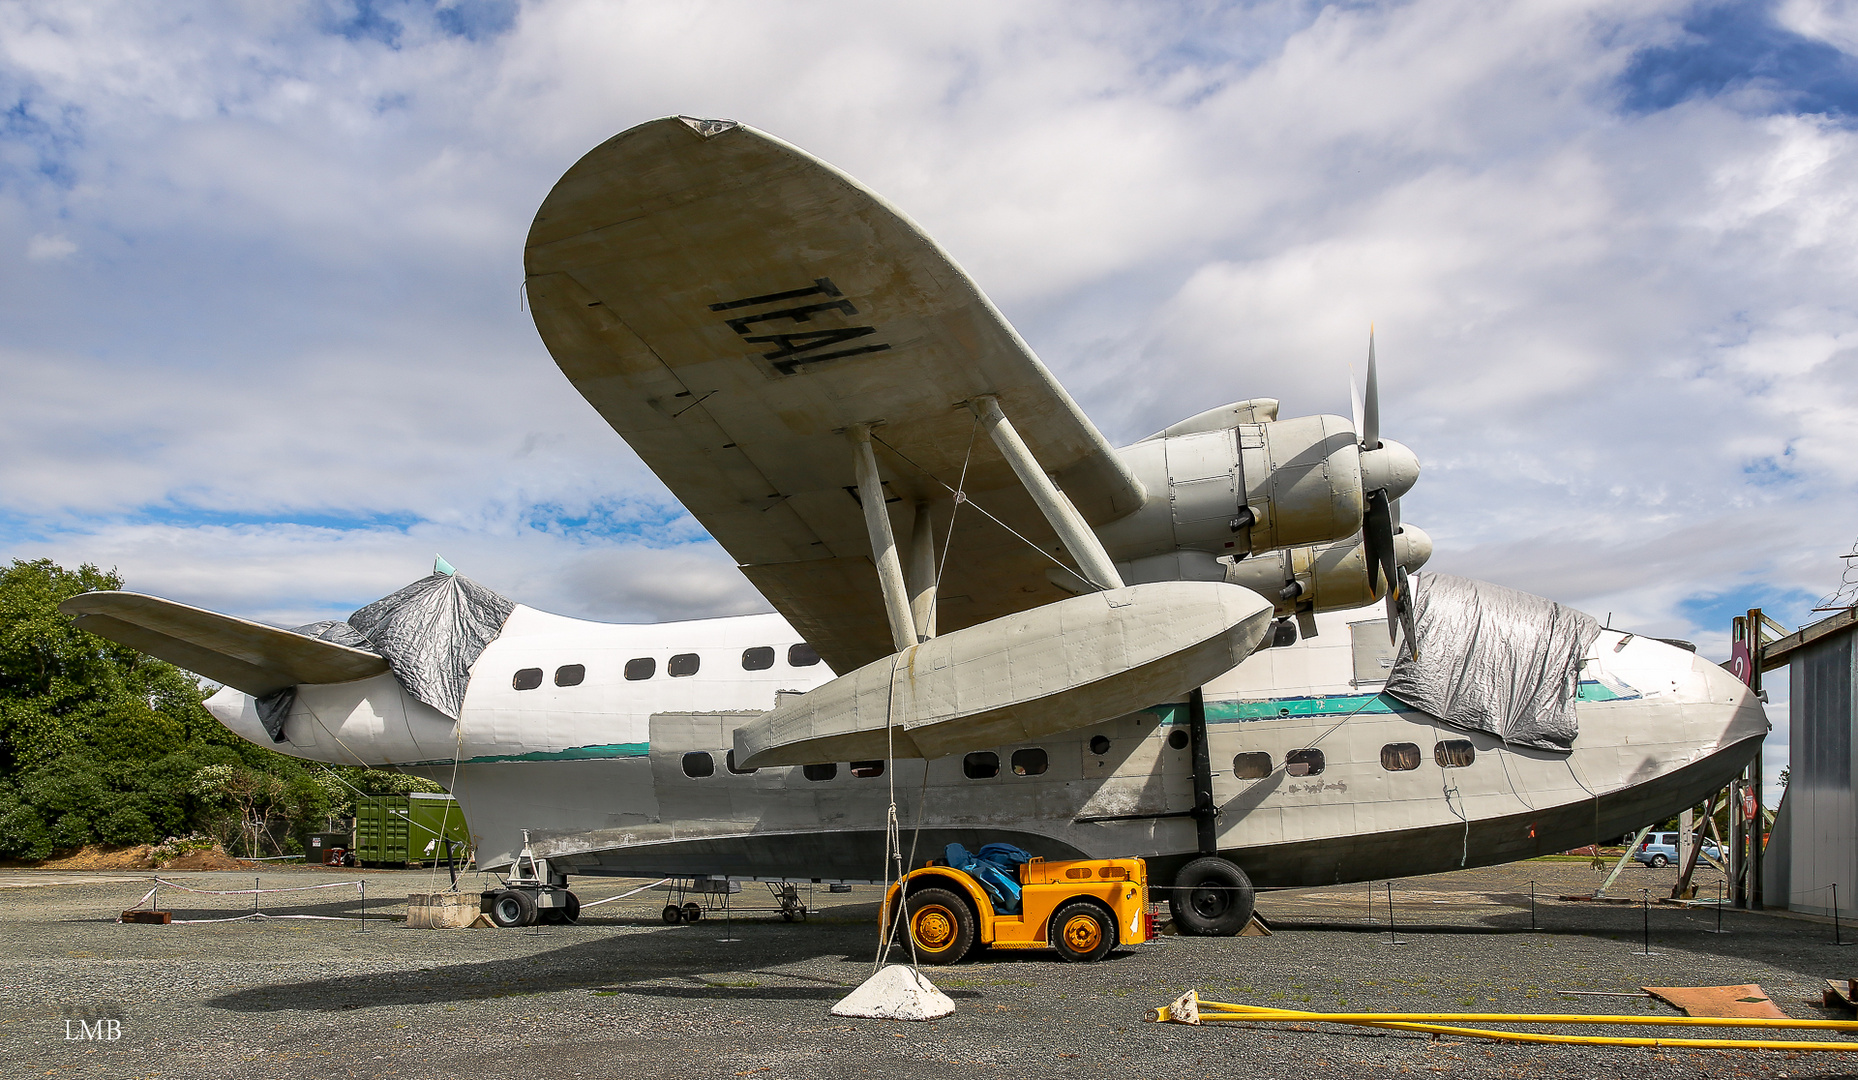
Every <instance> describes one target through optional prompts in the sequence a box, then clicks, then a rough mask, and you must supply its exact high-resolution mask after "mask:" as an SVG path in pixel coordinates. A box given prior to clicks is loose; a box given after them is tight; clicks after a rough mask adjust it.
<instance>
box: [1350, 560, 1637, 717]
mask: <svg viewBox="0 0 1858 1080" xmlns="http://www.w3.org/2000/svg"><path fill="white" fill-rule="evenodd" d="M1413 622H1414V626H1415V629H1416V631H1417V634H1416V638H1417V644H1418V646H1419V648H1418V653H1419V656H1418V659H1413V658H1411V657H1410V656H1409V655H1408V654H1407V653H1406V652H1404V651H1403V652H1401V654H1400V655H1399V658H1398V659H1397V660H1395V661H1394V667H1393V671H1392V672H1391V673H1390V674H1389V676H1388V680H1387V687H1386V691H1387V693H1388V694H1391V695H1392V696H1394V697H1396V698H1398V699H1400V700H1401V701H1403V702H1405V703H1406V704H1408V705H1411V706H1412V707H1414V708H1415V709H1419V710H1421V711H1422V712H1425V713H1428V714H1430V715H1432V716H1435V717H1438V718H1439V719H1440V720H1442V721H1444V722H1445V723H1447V724H1450V725H1452V726H1453V727H1459V728H1465V729H1468V730H1470V731H1482V732H1487V733H1489V734H1491V735H1495V736H1497V737H1498V738H1500V739H1502V740H1503V741H1504V742H1506V743H1509V744H1511V745H1513V746H1529V747H1534V748H1536V749H1539V750H1568V749H1570V748H1571V747H1572V746H1573V745H1574V738H1575V736H1576V735H1577V734H1578V733H1579V732H1578V727H1577V724H1576V721H1575V716H1574V701H1575V696H1576V693H1577V691H1578V690H1579V685H1580V666H1581V657H1583V656H1585V655H1586V653H1587V649H1588V648H1589V647H1590V646H1591V645H1593V643H1594V639H1595V638H1597V637H1599V636H1600V624H1599V622H1598V621H1596V620H1595V619H1594V618H1593V617H1592V616H1591V615H1587V614H1585V613H1583V612H1579V611H1576V610H1574V609H1573V608H1570V607H1564V606H1562V605H1561V604H1557V603H1555V602H1554V601H1553V600H1545V599H1543V598H1542V597H1539V596H1531V595H1530V594H1528V593H1525V592H1518V591H1516V590H1515V589H1506V588H1504V587H1503V586H1501V585H1492V584H1490V583H1489V582H1486V581H1473V580H1471V579H1470V578H1461V577H1454V576H1452V575H1450V574H1424V575H1420V576H1418V577H1416V578H1415V579H1414V583H1413Z"/></svg>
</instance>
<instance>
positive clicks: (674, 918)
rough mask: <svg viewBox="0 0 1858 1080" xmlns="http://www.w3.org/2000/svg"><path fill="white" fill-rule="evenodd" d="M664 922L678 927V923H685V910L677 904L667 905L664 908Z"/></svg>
mask: <svg viewBox="0 0 1858 1080" xmlns="http://www.w3.org/2000/svg"><path fill="white" fill-rule="evenodd" d="M664 921H665V922H667V923H669V924H671V925H672V926H676V925H677V924H678V923H681V922H683V921H684V909H683V908H681V907H678V906H677V905H676V904H666V905H665V906H664Z"/></svg>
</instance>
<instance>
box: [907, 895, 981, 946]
mask: <svg viewBox="0 0 1858 1080" xmlns="http://www.w3.org/2000/svg"><path fill="white" fill-rule="evenodd" d="M903 906H904V911H905V912H906V915H905V917H906V918H907V919H908V922H909V931H910V937H911V939H912V940H913V941H914V942H915V944H916V956H917V958H918V959H920V960H921V961H922V962H923V963H925V964H953V963H956V962H957V961H959V960H961V959H962V958H963V957H965V956H967V955H968V951H969V950H970V949H971V948H973V946H974V941H975V937H976V935H975V928H974V909H972V908H970V907H968V902H967V901H966V900H963V899H962V898H961V897H959V896H956V895H955V894H954V893H952V892H949V891H948V890H947V889H922V890H919V891H917V892H914V893H911V894H910V896H909V898H908V899H907V900H905V901H904V905H903Z"/></svg>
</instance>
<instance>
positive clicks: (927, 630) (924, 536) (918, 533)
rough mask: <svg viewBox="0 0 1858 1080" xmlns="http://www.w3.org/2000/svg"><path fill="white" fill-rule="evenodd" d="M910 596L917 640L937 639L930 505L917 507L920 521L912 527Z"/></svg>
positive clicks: (908, 577)
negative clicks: (935, 637)
mask: <svg viewBox="0 0 1858 1080" xmlns="http://www.w3.org/2000/svg"><path fill="white" fill-rule="evenodd" d="M904 583H905V585H907V586H908V588H909V593H910V616H911V618H912V619H913V620H914V621H915V624H916V640H918V641H928V640H929V639H930V638H932V637H934V636H935V600H936V588H937V586H936V574H935V526H934V525H933V524H932V523H931V522H930V518H929V504H928V503H926V502H919V503H917V504H916V520H915V522H914V523H912V525H911V527H910V566H909V573H908V575H907V576H906V577H905V581H904Z"/></svg>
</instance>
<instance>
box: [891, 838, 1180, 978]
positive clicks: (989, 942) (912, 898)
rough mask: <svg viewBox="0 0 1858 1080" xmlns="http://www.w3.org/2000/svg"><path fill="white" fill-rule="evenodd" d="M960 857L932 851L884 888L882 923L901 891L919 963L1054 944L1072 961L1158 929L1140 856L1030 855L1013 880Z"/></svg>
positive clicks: (1150, 935)
mask: <svg viewBox="0 0 1858 1080" xmlns="http://www.w3.org/2000/svg"><path fill="white" fill-rule="evenodd" d="M995 846H996V845H988V847H995ZM1000 846H1003V845H1000ZM958 851H959V852H960V853H961V854H962V855H965V854H966V853H965V851H962V850H961V849H960V847H959V845H950V853H951V855H954V854H955V853H956V852H958ZM982 851H983V852H986V851H987V848H983V849H982ZM1019 854H1020V855H1021V856H1024V853H1023V852H1020V853H1019ZM961 862H962V860H961V859H960V858H959V857H955V858H950V859H945V860H935V861H932V862H931V863H929V864H928V865H926V866H923V867H922V868H920V869H917V870H912V871H911V872H910V873H909V874H907V875H906V876H905V877H904V879H903V880H902V881H900V882H897V883H896V884H894V885H892V886H891V887H890V892H889V893H888V894H886V896H885V897H884V911H883V920H884V921H883V924H882V925H884V926H890V925H891V922H890V920H891V918H892V917H893V912H895V911H896V910H897V898H898V895H899V893H901V894H902V896H903V905H904V908H903V909H904V911H905V914H906V919H907V924H908V928H909V933H910V936H911V937H912V938H913V939H914V940H915V945H916V956H917V958H918V959H919V960H921V961H922V962H923V963H927V964H954V963H959V962H960V961H962V960H964V959H966V958H968V957H969V956H971V955H973V954H975V953H978V952H979V951H980V950H981V949H984V948H988V947H992V948H995V949H1056V950H1057V951H1058V955H1059V956H1062V957H1063V958H1064V959H1066V960H1070V961H1077V962H1082V961H1091V960H1101V959H1103V958H1104V957H1106V956H1108V955H1109V954H1110V950H1111V949H1114V948H1115V947H1116V946H1118V945H1138V944H1141V943H1143V942H1146V941H1151V940H1153V939H1154V937H1155V917H1154V915H1153V914H1151V913H1150V912H1149V910H1148V865H1147V864H1146V863H1144V862H1143V861H1142V860H1141V859H1081V860H1076V861H1070V862H1046V861H1045V860H1044V859H1043V858H1040V857H1038V856H1029V857H1025V861H1023V862H1020V863H1019V864H1018V866H1017V868H1016V870H1017V873H1016V875H1014V876H1016V878H1017V880H1016V881H1013V880H1011V879H1010V878H1009V879H1008V880H1006V881H1002V880H1000V874H999V868H998V867H997V866H993V867H990V865H989V864H986V863H978V862H976V861H974V860H973V859H972V857H970V858H969V859H968V860H967V866H966V868H965V869H964V868H962V867H961ZM951 863H952V864H954V865H951ZM983 879H991V880H987V881H986V882H985V884H984V883H983ZM1014 885H1016V886H1017V888H1013V887H1012V886H1014ZM1014 893H1017V896H1016V897H1015V896H1013V895H1012V894H1014ZM1015 901H1017V903H1015ZM1015 907H1016V908H1017V910H1013V909H1014V908H1015Z"/></svg>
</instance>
